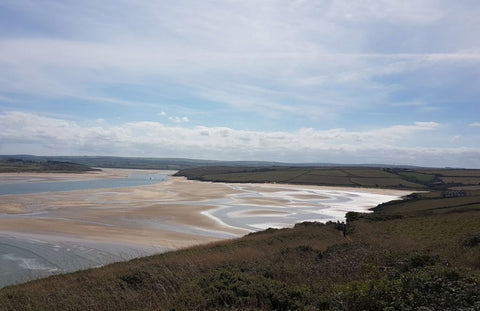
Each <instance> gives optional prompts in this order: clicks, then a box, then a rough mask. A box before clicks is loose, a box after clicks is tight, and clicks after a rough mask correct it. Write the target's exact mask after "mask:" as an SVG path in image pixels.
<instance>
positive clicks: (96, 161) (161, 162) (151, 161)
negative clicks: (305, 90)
mask: <svg viewBox="0 0 480 311" xmlns="http://www.w3.org/2000/svg"><path fill="white" fill-rule="evenodd" d="M9 158H15V159H22V160H29V161H37V162H44V161H60V162H74V163H79V164H84V165H87V166H92V167H104V168H131V169H157V170H161V169H166V170H181V169H185V168H195V167H203V166H234V167H268V166H291V167H319V166H320V167H332V166H333V167H344V166H355V167H401V168H414V167H413V166H395V165H384V164H355V165H352V164H349V165H346V164H335V163H285V162H275V161H217V160H201V159H186V158H148V157H115V156H33V155H0V160H6V159H9Z"/></svg>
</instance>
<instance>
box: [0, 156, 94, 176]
mask: <svg viewBox="0 0 480 311" xmlns="http://www.w3.org/2000/svg"><path fill="white" fill-rule="evenodd" d="M98 170H99V169H94V168H91V167H89V166H87V165H84V164H78V163H73V162H66V161H52V160H46V161H33V160H26V159H18V158H7V159H0V173H23V172H35V173H80V172H88V171H98Z"/></svg>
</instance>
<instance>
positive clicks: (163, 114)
mask: <svg viewBox="0 0 480 311" xmlns="http://www.w3.org/2000/svg"><path fill="white" fill-rule="evenodd" d="M157 115H159V116H161V117H164V116H166V115H167V113H166V112H165V111H160V112H159V113H157Z"/></svg>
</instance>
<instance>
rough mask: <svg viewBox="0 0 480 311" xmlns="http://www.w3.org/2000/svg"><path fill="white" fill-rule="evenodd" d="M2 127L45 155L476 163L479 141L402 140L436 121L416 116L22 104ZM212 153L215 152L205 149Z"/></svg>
mask: <svg viewBox="0 0 480 311" xmlns="http://www.w3.org/2000/svg"><path fill="white" fill-rule="evenodd" d="M0 123H1V124H3V126H4V128H5V129H7V130H5V131H2V132H1V133H0V142H1V143H0V153H5V152H6V151H10V152H12V151H13V152H14V153H24V152H29V153H32V152H33V153H35V154H46V155H59V154H61V155H98V154H115V155H121V156H139V155H140V156H163V157H183V156H185V155H189V157H192V158H210V159H217V160H231V159H237V160H240V159H241V160H271V161H287V162H333V163H388V164H416V165H426V166H435V165H437V166H441V165H449V166H470V167H476V166H477V165H478V161H477V159H478V156H479V155H480V149H479V148H460V149H458V148H438V147H437V148H434V147H431V148H425V147H419V146H414V147H408V145H409V144H413V145H415V144H418V143H419V141H418V137H421V136H422V135H426V136H427V137H432V136H435V135H438V134H436V132H437V131H438V130H439V128H441V125H440V124H437V123H434V122H415V123H413V124H409V125H396V126H391V127H387V128H378V129H374V130H368V131H363V132H359V131H357V132H352V131H347V130H345V129H332V130H327V131H318V130H314V129H311V128H304V129H300V130H298V131H295V132H280V131H279V132H259V131H244V130H234V129H230V128H226V127H204V126H197V127H193V128H184V127H178V126H169V125H165V124H162V123H159V122H145V121H143V122H130V123H125V124H122V125H120V126H118V125H109V124H105V123H104V121H103V120H98V121H97V122H96V123H95V124H83V125H80V124H78V123H76V122H71V121H66V120H63V119H58V118H50V117H43V116H38V115H34V114H29V113H23V112H9V113H5V114H2V115H0ZM212 155H215V156H213V157H212Z"/></svg>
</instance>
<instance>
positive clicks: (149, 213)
mask: <svg viewBox="0 0 480 311" xmlns="http://www.w3.org/2000/svg"><path fill="white" fill-rule="evenodd" d="M123 174H126V171H124V170H111V171H107V172H104V173H102V174H88V176H82V175H78V176H77V174H71V175H74V176H71V175H70V174H69V176H61V177H62V178H79V179H83V178H91V177H93V178H106V177H108V178H110V177H112V176H117V177H120V176H123ZM9 175H10V176H15V174H9ZM18 175H21V177H26V176H27V175H26V174H18ZM35 175H36V174H35ZM41 175H42V176H43V175H45V174H41ZM90 175H91V176H90ZM2 177H3V176H2ZM26 178H28V177H26ZM42 178H44V177H42ZM48 178H51V179H56V178H58V177H57V174H55V175H52V176H49V177H48ZM319 191H320V192H321V191H336V192H348V193H350V194H353V195H358V194H361V193H365V194H372V195H384V196H392V197H400V196H403V195H406V194H408V193H410V192H406V191H399V190H388V189H362V188H338V187H320V186H302V185H286V184H226V183H210V182H200V181H191V180H187V179H185V178H182V177H171V178H170V180H168V181H165V182H162V183H158V184H154V185H148V186H139V187H131V188H118V189H113V190H112V189H97V190H80V191H71V192H54V193H37V194H27V195H3V196H2V200H1V202H0V214H3V217H0V231H18V232H22V233H32V234H34V233H41V234H49V235H52V236H57V235H59V236H63V235H66V236H73V237H76V238H84V239H91V240H103V241H115V242H126V243H139V244H145V245H155V246H162V247H169V248H180V247H186V246H189V245H193V244H198V243H203V242H210V241H214V240H217V239H219V238H218V237H215V235H216V234H215V233H216V232H217V233H222V234H223V235H229V236H241V235H243V234H246V233H248V232H249V230H246V229H245V228H234V227H233V226H226V225H224V224H223V223H222V222H221V221H216V220H215V217H209V216H212V215H211V214H209V211H210V210H215V209H218V206H216V203H215V200H222V199H224V198H233V197H234V196H235V199H231V200H234V201H235V204H237V205H238V206H252V209H250V210H245V211H240V212H238V213H239V214H240V215H243V216H262V215H263V216H273V215H279V216H281V215H284V214H288V213H289V212H288V211H279V210H271V209H270V210H269V209H268V208H264V207H272V206H274V207H275V208H277V209H281V208H282V207H284V206H287V207H288V204H289V203H290V202H292V201H293V200H296V205H295V206H294V207H295V208H300V207H305V206H307V207H308V206H310V205H311V204H313V203H312V202H316V201H318V200H325V199H328V194H327V195H325V194H324V193H323V192H322V194H319ZM251 193H253V194H258V196H256V197H255V196H253V195H249V194H251ZM285 193H287V194H288V195H287V196H285V195H284V194H285ZM202 202H205V203H203V204H202ZM347 205H350V204H347ZM254 207H256V209H255V208H254ZM345 207H346V208H348V206H345ZM342 210H343V209H342ZM233 216H235V215H233ZM175 227H177V228H175ZM195 230H197V231H201V232H202V233H203V234H199V233H198V232H196V233H195ZM192 232H193V233H192ZM208 232H211V233H212V234H208Z"/></svg>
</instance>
